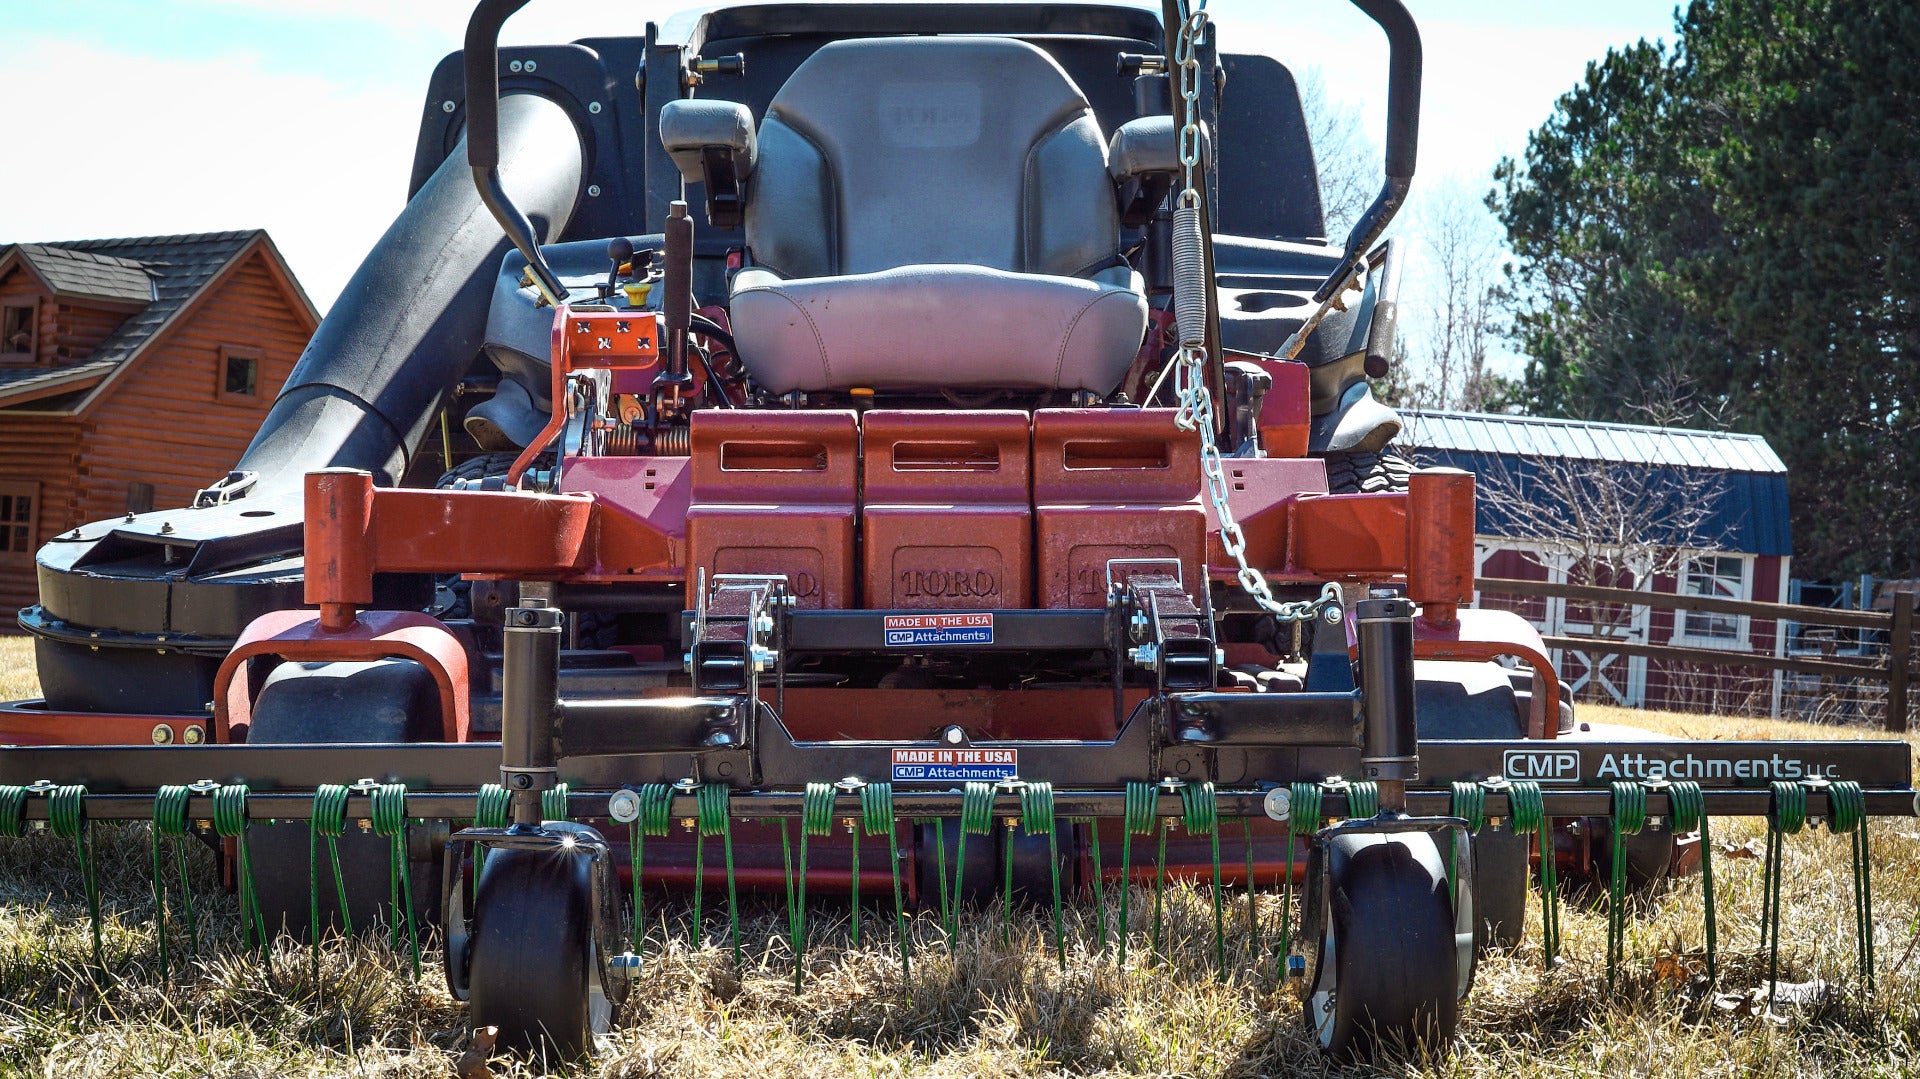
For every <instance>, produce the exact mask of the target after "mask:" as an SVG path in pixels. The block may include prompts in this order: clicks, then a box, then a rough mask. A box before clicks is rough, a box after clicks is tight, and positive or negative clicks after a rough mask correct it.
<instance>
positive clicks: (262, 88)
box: [0, 37, 427, 310]
mask: <svg viewBox="0 0 1920 1079" xmlns="http://www.w3.org/2000/svg"><path fill="white" fill-rule="evenodd" d="M0 66H4V68H5V69H6V71H7V73H8V76H9V82H10V83H11V84H12V85H14V86H16V87H31V88H32V94H31V98H29V99H22V98H20V97H16V98H15V104H16V105H20V106H22V107H28V106H29V105H30V102H31V101H32V100H39V101H41V102H46V103H52V104H53V105H54V107H52V108H49V109H46V110H44V111H43V110H41V109H39V108H38V107H34V110H33V111H34V115H37V116H41V117H48V118H50V117H58V118H59V119H58V121H57V122H46V123H35V124H33V125H32V126H31V128H30V135H28V136H27V137H26V141H25V143H24V144H22V145H20V146H17V147H16V152H13V153H10V154H8V155H7V157H8V161H7V163H6V164H5V165H4V166H3V167H0V241H16V240H61V239H82V238H91V237H101V236H128V235H157V234H164V233H176V232H208V231H216V230H222V229H245V228H265V229H267V230H268V231H269V232H270V233H271V234H272V236H273V239H274V242H275V243H277V244H278V245H279V246H280V249H281V251H282V252H283V253H284V254H285V255H286V257H287V261H288V262H289V263H290V264H291V265H292V267H293V270H294V273H295V274H296V275H297V276H298V277H299V278H300V281H301V283H302V284H303V285H305V287H306V289H307V291H308V293H309V294H310V295H311V296H312V297H313V299H314V302H315V303H316V304H318V305H319V306H320V307H321V309H322V310H325V309H326V307H327V306H328V305H329V304H331V303H332V301H333V298H334V296H335V295H336V294H337V293H338V292H339V291H340V288H341V286H342V285H344V284H345V283H346V280H347V278H348V276H350V275H351V274H352V273H353V270H354V269H355V268H356V267H357V266H358V265H359V264H360V259H361V258H362V256H364V255H365V254H366V253H367V251H368V249H369V248H371V247H372V246H373V242H374V240H375V239H377V238H378V237H379V235H380V233H381V232H382V231H383V230H385V229H386V227H387V226H388V225H389V224H391V223H392V221H393V218H394V215H396V214H397V213H399V211H400V208H401V207H402V206H403V205H404V204H405V201H406V185H407V176H408V174H409V170H410V169H411V167H412V158H413V143H414V135H415V132H416V130H417V129H418V116H419V113H418V110H419V108H420V103H421V100H422V99H421V96H420V95H421V94H422V93H423V92H424V87H425V84H426V75H427V73H426V72H424V71H423V72H421V73H420V74H419V77H418V86H419V87H420V88H421V89H419V90H415V91H413V92H412V93H408V94H402V93H400V92H398V91H397V90H393V89H388V88H384V87H351V86H346V85H342V84H340V83H335V82H331V81H328V80H324V79H319V78H314V77H310V76H299V75H288V74H280V73H275V72H273V71H269V70H265V69H263V68H262V66H261V65H260V64H259V63H258V62H257V61H255V60H254V59H252V58H250V57H246V56H229V57H225V58H222V59H218V60H212V61H194V62H183V61H174V60H162V59H155V58H153V57H146V56H137V55H129V54H125V53H118V52H109V51H105V50H101V49H98V48H95V47H93V46H91V45H88V44H84V43H81V42H76V41H69V40H64V39H59V38H46V37H42V38H38V39H35V40H32V41H31V42H29V41H26V40H22V39H19V38H16V39H14V41H13V42H12V43H10V44H8V45H5V46H0ZM15 130H16V133H19V132H20V130H21V129H19V128H16V129H15ZM22 149H24V151H25V152H19V151H20V150H22Z"/></svg>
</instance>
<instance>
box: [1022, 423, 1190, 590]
mask: <svg viewBox="0 0 1920 1079" xmlns="http://www.w3.org/2000/svg"><path fill="white" fill-rule="evenodd" d="M1173 416H1174V413H1173V410H1172V409H1165V408H1151V409H1131V410H1120V409H1091V408H1089V409H1068V408H1063V409H1042V410H1041V411H1039V412H1035V413H1034V414H1033V502H1034V520H1035V544H1034V547H1035V560H1036V561H1037V563H1038V570H1039V588H1040V606H1042V607H1047V608H1062V607H1100V606H1104V605H1105V604H1106V602H1107V578H1108V563H1109V562H1114V561H1119V560H1135V561H1138V560H1155V559H1157V560H1173V561H1177V562H1178V563H1179V564H1180V568H1181V574H1182V579H1183V580H1185V581H1189V582H1198V581H1200V580H1203V579H1204V578H1203V577H1202V574H1203V573H1204V572H1205V568H1206V552H1207V514H1206V511H1205V510H1204V509H1202V508H1201V506H1200V436H1199V433H1198V432H1196V431H1182V430H1180V428H1179V427H1177V426H1176V425H1175V424H1174V422H1173ZM1129 568H1130V567H1127V566H1117V567H1115V569H1114V573H1115V575H1116V576H1115V579H1120V578H1123V577H1125V576H1126V574H1127V572H1128V570H1129ZM1132 568H1138V567H1132ZM1166 568H1167V567H1166V566H1161V567H1160V569H1161V571H1162V572H1164V571H1165V570H1166Z"/></svg>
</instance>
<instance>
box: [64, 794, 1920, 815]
mask: <svg viewBox="0 0 1920 1079" xmlns="http://www.w3.org/2000/svg"><path fill="white" fill-rule="evenodd" d="M612 793H613V792H612V791H574V792H572V793H571V795H570V796H569V798H568V805H569V807H570V812H571V813H572V815H573V816H574V817H576V818H584V819H589V820H604V819H608V812H607V799H608V798H609V797H611V795H612ZM1266 796H1267V792H1266V791H1265V790H1223V791H1216V792H1215V795H1214V797H1215V799H1216V800H1217V803H1218V805H1219V809H1220V815H1221V816H1222V817H1252V818H1256V819H1257V818H1262V817H1265V816H1266V815H1267V814H1266V809H1265V801H1266ZM1542 797H1543V799H1544V801H1545V804H1546V808H1547V816H1549V817H1604V816H1607V815H1608V814H1609V813H1610V812H1611V811H1612V805H1613V793H1612V791H1610V790H1599V789H1569V790H1554V791H1546V792H1544V793H1543V794H1542ZM1705 797H1706V807H1707V812H1708V813H1709V814H1710V815H1712V816H1716V817H1764V816H1766V815H1767V807H1768V805H1769V802H1770V799H1771V798H1772V794H1771V792H1769V791H1764V790H1744V789H1743V790H1725V789H1720V790H1711V791H1708V792H1706V795H1705ZM1914 797H1915V795H1914V792H1913V791H1910V790H1871V791H1867V792H1866V799H1867V815H1868V816H1871V817H1911V816H1916V815H1920V813H1916V808H1915V806H1914ZM960 798H961V795H960V792H959V791H896V792H895V794H894V806H895V812H896V814H897V815H898V816H899V817H901V818H902V819H907V818H913V817H957V816H958V815H959V813H960ZM1452 798H1453V796H1452V793H1451V792H1449V791H1436V790H1409V791H1408V792H1407V810H1406V811H1407V813H1408V814H1409V815H1411V816H1414V817H1446V816H1447V815H1448V814H1450V813H1451V812H1452V805H1453V800H1452ZM801 799H802V795H801V794H800V793H799V792H797V791H766V792H755V793H751V794H736V795H735V796H734V798H733V810H734V812H733V815H734V817H735V818H737V819H747V818H750V817H799V816H800V814H801ZM1125 799H1126V795H1125V794H1124V793H1122V792H1118V791H1055V792H1054V797H1053V802H1054V813H1055V814H1056V816H1059V817H1069V816H1072V817H1113V818H1116V819H1117V818H1120V817H1122V816H1123V815H1124V809H1125V806H1124V803H1125ZM474 800H475V794H474V793H473V792H471V791H414V792H409V793H408V795H407V815H408V816H409V817H421V818H433V819H449V820H463V819H470V818H472V816H473V809H474ZM86 807H87V817H88V818H89V819H92V820H151V819H152V817H153V795H152V794H150V793H137V794H136V793H125V794H89V795H87V797H86ZM1321 807H1322V810H1323V812H1324V813H1325V814H1326V816H1327V817H1328V818H1329V819H1341V818H1344V817H1346V814H1347V808H1348V807H1347V796H1346V794H1345V793H1343V792H1341V791H1339V790H1331V791H1328V792H1326V793H1325V794H1323V796H1322V800H1321ZM370 809H371V803H370V802H369V800H367V799H364V798H355V799H351V800H349V802H348V804H347V809H346V817H347V819H349V820H365V819H367V818H368V816H369V812H370ZM1485 811H1486V814H1487V816H1488V817H1489V818H1495V817H1506V816H1508V815H1509V813H1510V807H1509V805H1508V800H1507V794H1506V793H1505V792H1504V791H1488V792H1487V794H1486V809H1485ZM671 812H672V815H673V816H674V817H675V818H685V817H692V816H694V815H695V814H696V813H697V812H698V806H697V805H696V804H695V800H694V796H693V795H691V794H676V795H674V796H673V801H672V810H671ZM1154 812H1155V814H1156V815H1157V816H1161V817H1167V818H1174V819H1178V818H1179V817H1180V816H1181V815H1182V814H1183V813H1184V812H1185V810H1184V807H1183V805H1182V803H1181V801H1180V796H1179V795H1178V794H1177V793H1175V792H1171V791H1163V793H1161V795H1160V796H1159V798H1158V800H1157V802H1156V804H1155V808H1154ZM1827 812H1828V802H1827V795H1826V794H1825V793H1824V792H1821V791H1809V792H1808V793H1807V817H1808V819H1809V820H1817V819H1819V818H1822V817H1825V816H1826V815H1827ZM859 813H860V796H859V793H858V791H855V792H854V793H851V794H841V795H838V796H837V797H836V798H835V799H834V815H835V817H847V816H857V815H858V814H859ZM1647 813H1648V814H1649V816H1656V817H1658V816H1667V815H1669V814H1670V813H1671V810H1670V808H1669V806H1668V803H1667V795H1666V793H1665V792H1664V791H1658V790H1653V791H1649V792H1648V794H1647ZM312 814H313V796H312V795H311V794H299V793H291V792H285V791H256V792H253V793H251V794H249V795H248V797H247V817H248V818H249V819H251V820H259V821H265V820H289V821H298V820H306V819H307V818H309V817H310V816H312ZM212 815H213V799H212V797H211V796H208V795H199V796H195V797H193V798H190V799H188V802H187V816H188V818H189V819H193V820H205V819H208V818H210V817H212ZM993 815H994V816H996V817H1018V816H1020V794H1019V792H1018V790H1016V789H1011V788H1003V790H1002V792H1001V793H1000V794H999V795H997V796H996V797H995V798H994V803H993ZM26 819H28V820H46V819H47V800H46V799H45V798H30V799H28V800H27V804H26Z"/></svg>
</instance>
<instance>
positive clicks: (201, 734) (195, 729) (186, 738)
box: [180, 723, 207, 746]
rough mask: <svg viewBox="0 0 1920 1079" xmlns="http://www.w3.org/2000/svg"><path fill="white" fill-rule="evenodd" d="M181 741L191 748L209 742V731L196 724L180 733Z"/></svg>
mask: <svg viewBox="0 0 1920 1079" xmlns="http://www.w3.org/2000/svg"><path fill="white" fill-rule="evenodd" d="M180 740H181V741H182V742H185V743H186V744H188V745H190V746H197V745H199V744H200V743H202V742H204V741H206V740H207V729H206V728H205V727H202V726H200V725H199V724H198V723H196V724H194V725H193V726H191V727H188V728H187V729H186V730H184V731H182V732H180Z"/></svg>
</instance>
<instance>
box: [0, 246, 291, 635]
mask: <svg viewBox="0 0 1920 1079" xmlns="http://www.w3.org/2000/svg"><path fill="white" fill-rule="evenodd" d="M319 324H320V315H319V312H318V311H317V310H315V308H314V306H313V302H312V301H311V300H309V299H308V298H307V294H306V293H305V292H304V291H303V290H302V289H301V288H300V285H299V282H297V281H296V280H295V279H294V276H293V273H292V271H291V270H289V269H288V268H287V264H286V260H285V259H283V258H282V257H281V255H280V252H279V250H278V249H277V248H275V247H274V244H273V241H272V240H271V239H270V238H268V236H267V234H266V232H265V231H263V230H259V229H254V230H250V231H241V232H214V233H199V234H193V235H184V236H139V237H126V238H121V239H106V240H78V241H72V242H64V243H37V244H35V243H21V244H11V245H4V246H0V609H8V608H16V607H22V606H25V605H27V604H30V603H32V602H34V599H35V596H36V591H37V589H36V585H35V572H34V552H35V551H37V550H38V549H39V548H40V546H41V544H43V543H45V542H47V541H48V540H50V539H51V538H53V537H54V536H56V535H58V534H60V533H61V532H63V531H66V530H67V529H70V528H74V527H76V526H78V525H80V524H83V523H85V522H87V521H97V520H100V519H102V518H105V517H112V516H114V515H116V514H122V513H126V512H128V511H135V512H140V511H145V510H149V509H152V508H154V507H165V506H182V505H186V504H188V503H189V502H190V501H191V500H192V499H193V496H194V493H195V492H196V491H197V490H199V489H200V488H204V487H206V486H208V485H209V484H210V483H212V482H213V481H214V480H216V479H218V478H219V477H220V476H222V475H224V474H225V473H226V471H227V470H228V469H229V468H231V467H232V466H233V463H234V461H235V460H237V459H238V458H239V456H240V454H241V452H242V451H243V450H245V449H246V446H247V443H248V442H249V441H250V440H251V439H252V438H253V433H254V431H255V430H256V429H257V428H258V427H259V426H260V421H261V419H262V418H263V417H264V416H265V415H266V412H267V409H268V407H269V406H270V405H271V404H272V403H273V398H274V395H275V394H276V393H277V392H278V391H279V389H280V385H281V383H283V382H284V381H286V378H287V375H288V373H289V372H291V371H292V370H293V365H294V363H295V361H297V360H298V359H299V358H300V352H301V350H302V349H303V348H305V347H306V343H307V338H309V337H310V336H312V334H313V331H314V328H315V327H317V326H318V325H319ZM7 621H9V622H10V621H11V620H10V619H8V620H7Z"/></svg>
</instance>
